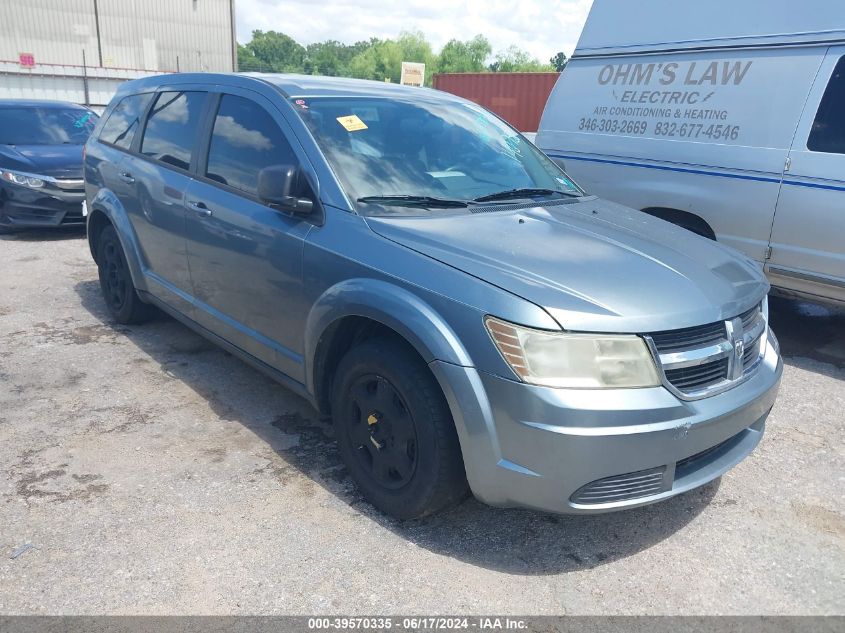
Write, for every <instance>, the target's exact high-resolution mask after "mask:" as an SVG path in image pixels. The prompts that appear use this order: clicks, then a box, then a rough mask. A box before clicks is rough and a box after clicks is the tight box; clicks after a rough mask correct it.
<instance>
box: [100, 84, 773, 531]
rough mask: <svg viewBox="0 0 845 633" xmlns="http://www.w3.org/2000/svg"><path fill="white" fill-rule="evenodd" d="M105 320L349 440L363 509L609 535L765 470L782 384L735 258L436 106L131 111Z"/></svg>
mask: <svg viewBox="0 0 845 633" xmlns="http://www.w3.org/2000/svg"><path fill="white" fill-rule="evenodd" d="M84 171H85V181H86V185H85V186H86V196H87V202H88V206H89V209H90V213H89V216H88V240H89V243H90V247H91V253H92V255H93V257H94V260H95V261H96V263H97V266H98V268H99V275H100V284H101V286H102V291H103V295H104V297H105V301H106V303H107V305H108V308H109V310H110V312H111V314H112V315H113V317H114V319H115V320H116V321H118V322H120V323H139V322H141V321H143V320H144V319H145V318H147V317H148V316H149V315H150V311H151V309H152V306H157V307H158V308H160V309H162V310H164V311H165V312H167V313H169V314H171V315H172V316H174V317H175V318H177V319H179V320H180V321H182V322H184V323H185V324H186V325H188V326H189V327H190V328H192V329H194V330H196V331H197V332H199V333H200V334H202V335H203V336H206V337H208V338H209V339H211V340H212V341H214V342H216V343H218V344H219V345H220V346H222V347H223V348H225V349H227V350H229V351H230V352H232V353H233V354H235V355H237V356H239V357H240V358H242V359H244V360H245V361H247V362H249V363H251V364H252V365H254V366H255V367H257V368H258V369H260V370H261V371H263V372H266V373H267V374H269V375H270V376H272V377H273V378H275V379H276V380H278V381H279V382H280V383H282V384H283V385H285V386H286V387H288V388H290V389H292V390H294V391H295V392H296V393H298V394H300V395H302V396H304V397H305V398H307V399H308V400H310V401H311V402H312V403H313V404H314V406H315V407H316V408H317V409H318V410H319V411H320V412H322V413H324V414H326V415H330V416H331V419H332V421H333V425H334V429H335V434H336V438H337V443H338V446H339V450H340V454H341V456H342V458H343V460H344V462H345V464H346V467H347V469H348V471H349V474H350V475H351V477H352V479H353V480H354V481H355V483H356V484H357V486H358V488H359V490H360V491H361V493H362V494H363V495H364V496H365V497H366V498H367V499H368V500H369V501H370V502H371V503H372V504H373V505H375V506H376V507H378V508H379V509H381V510H382V511H384V512H386V513H389V514H391V515H393V516H395V517H399V518H411V517H418V516H422V515H425V514H428V513H432V512H435V511H438V510H441V509H443V508H445V507H448V506H449V505H451V504H454V503H457V502H458V501H460V500H461V499H462V498H464V497H465V496H466V495H467V493H468V492H470V491H471V492H472V493H473V494H474V495H475V496H476V497H478V498H479V499H481V500H482V501H484V502H486V503H488V504H492V505H496V506H522V507H530V508H536V509H541V510H546V511H552V512H564V513H586V512H602V511H608V510H616V509H622V508H629V507H633V506H638V505H643V504H647V503H651V502H654V501H658V500H661V499H665V498H667V497H671V496H673V495H677V494H679V493H681V492H683V491H685V490H689V489H691V488H694V487H696V486H700V485H702V484H704V483H706V482H708V481H710V480H712V479H714V478H716V477H718V476H719V475H721V474H722V473H724V472H725V471H726V470H728V469H729V468H731V467H732V466H734V465H735V464H737V463H738V462H739V461H740V460H742V459H743V458H744V457H745V456H746V455H748V454H749V453H750V452H751V451H752V450H753V449H754V447H755V446H756V445H757V443H758V442H759V441H760V438H761V436H762V434H763V430H764V426H765V420H766V417H767V415H768V413H769V411H770V409H771V408H772V404H773V402H774V400H775V394H776V391H777V388H778V384H779V381H780V375H781V372H782V362H781V360H780V356H779V351H778V344H777V341H776V339H775V337H774V335H773V334H772V332H771V330H770V329H769V326H768V310H767V303H766V293H767V291H768V285H767V282H766V280H765V277H764V276H763V274H762V272H761V270H760V268H759V267H758V266H757V265H756V264H755V263H754V262H752V261H751V260H749V259H748V258H746V257H744V256H742V255H740V254H739V253H738V252H736V251H734V250H732V249H730V248H728V247H726V246H722V245H720V244H718V243H715V242H712V241H710V240H707V239H704V238H702V237H698V236H696V235H693V234H692V233H689V232H688V231H685V230H683V229H681V228H678V227H676V226H673V225H671V224H669V223H667V222H664V221H663V220H660V219H657V218H653V217H649V216H645V215H644V214H641V213H639V212H636V211H633V210H631V209H628V208H626V207H622V206H620V205H617V204H613V203H610V202H607V201H603V200H599V199H597V198H596V197H595V196H590V195H588V192H585V191H583V190H581V189H580V188H579V187H578V185H577V184H576V183H574V182H573V181H572V180H571V179H570V178H569V177H567V175H566V174H565V173H564V172H563V171H561V169H560V168H559V167H557V166H556V165H555V164H554V163H552V162H551V161H550V160H549V159H547V158H546V157H545V156H544V155H543V154H542V153H541V152H540V151H539V150H537V149H536V148H535V147H534V146H533V145H531V143H529V142H527V141H526V140H525V139H524V138H523V137H522V136H520V135H519V133H517V132H516V131H514V130H513V129H512V128H511V127H509V126H508V125H507V124H505V123H503V122H502V121H501V120H499V119H498V118H496V117H495V116H493V115H492V114H490V113H489V112H487V111H486V110H484V109H483V108H481V107H478V106H477V105H475V104H472V103H470V102H467V101H465V100H463V99H459V98H457V97H455V96H452V95H448V94H444V93H441V92H437V91H433V90H428V89H423V88H411V87H404V86H396V85H390V84H383V83H375V82H368V81H357V80H346V79H332V78H322V77H304V76H291V75H213V74H201V75H199V74H195V75H191V74H185V75H168V76H161V77H150V78H145V79H140V80H137V81H131V82H128V83H126V84H124V85H123V86H122V87H121V88H120V90H119V91H118V93H117V94H116V95H115V97H114V99H113V100H112V103H111V105H109V107H108V109H107V110H106V112H105V113H104V115H103V117H102V119H101V121H100V122H99V123H98V125H97V128H96V129H95V130H94V132H93V134H92V136H91V139H90V140H89V141H88V144H87V146H86V158H85V169H84Z"/></svg>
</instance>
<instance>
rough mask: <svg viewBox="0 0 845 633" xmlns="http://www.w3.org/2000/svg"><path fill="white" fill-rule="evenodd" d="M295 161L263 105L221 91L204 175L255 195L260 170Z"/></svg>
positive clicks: (291, 151) (280, 132) (290, 163)
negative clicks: (222, 93)
mask: <svg viewBox="0 0 845 633" xmlns="http://www.w3.org/2000/svg"><path fill="white" fill-rule="evenodd" d="M296 163H297V159H296V155H295V154H294V153H293V149H291V146H290V145H289V144H288V142H287V140H286V139H285V137H284V134H283V133H282V131H281V129H279V126H278V125H277V124H276V122H275V121H274V120H273V117H271V116H270V114H269V113H268V112H267V111H266V110H264V108H262V107H261V106H259V105H258V104H257V103H255V102H253V101H250V100H249V99H244V98H242V97H235V96H233V95H223V98H222V99H221V100H220V107H219V109H218V110H217V117H216V118H215V119H214V131H213V132H212V134H211V145H210V146H209V149H208V165H207V167H206V172H205V175H206V177H207V178H209V179H211V180H214V181H217V182H219V183H222V184H224V185H228V186H230V187H234V188H235V189H240V190H241V191H244V192H246V193H248V194H251V195H253V196H257V194H258V172H259V171H261V170H262V169H264V168H265V167H269V166H271V165H295V164H296Z"/></svg>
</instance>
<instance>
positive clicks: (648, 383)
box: [484, 317, 660, 389]
mask: <svg viewBox="0 0 845 633" xmlns="http://www.w3.org/2000/svg"><path fill="white" fill-rule="evenodd" d="M484 323H485V325H486V326H487V331H488V332H489V333H490V337H491V338H492V339H493V342H494V343H495V344H496V347H497V348H498V349H499V352H500V353H501V354H502V357H503V358H504V359H505V361H506V362H507V363H508V365H510V366H511V368H512V369H513V370H514V372H515V373H516V375H517V376H519V378H520V379H522V380H523V381H524V382H527V383H531V384H533V385H542V386H545V387H565V388H569V389H618V388H626V387H657V386H658V385H660V377H659V376H658V375H657V368H656V367H655V365H654V359H653V357H652V355H651V353H650V352H649V350H648V347H647V346H646V344H645V341H643V340H642V339H641V338H640V337H638V336H634V335H625V334H619V335H615V334H573V333H570V332H549V331H546V330H533V329H530V328H526V327H522V326H518V325H514V324H513V323H508V322H506V321H500V320H499V319H495V318H493V317H487V318H486V319H485V321H484Z"/></svg>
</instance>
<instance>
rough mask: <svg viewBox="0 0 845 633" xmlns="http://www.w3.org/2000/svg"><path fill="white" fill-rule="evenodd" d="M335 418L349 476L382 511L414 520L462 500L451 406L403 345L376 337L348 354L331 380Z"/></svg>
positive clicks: (464, 493)
mask: <svg viewBox="0 0 845 633" xmlns="http://www.w3.org/2000/svg"><path fill="white" fill-rule="evenodd" d="M332 418H333V421H334V426H335V432H336V436H337V442H338V448H339V449H340V454H341V457H342V458H343V461H344V462H345V463H346V467H347V469H348V470H349V474H350V475H351V476H352V479H353V480H354V481H355V483H356V484H357V486H358V489H359V490H360V491H361V493H362V494H363V495H364V497H365V498H366V499H367V501H369V502H370V503H372V504H373V505H374V506H375V507H376V508H378V509H379V510H381V511H382V512H384V513H386V514H389V515H391V516H393V517H395V518H397V519H413V518H418V517H422V516H425V515H428V514H433V513H435V512H438V511H440V510H443V509H445V508H447V507H449V506H452V505H455V504H457V503H458V502H459V501H461V500H462V499H464V498H465V497H466V496H467V494H468V490H469V488H468V486H467V481H466V473H465V472H464V465H463V459H462V457H461V449H460V445H459V443H458V434H457V432H456V431H455V424H454V421H453V420H452V415H451V413H450V412H449V406H448V404H447V403H446V399H445V397H444V396H443V393H442V391H441V390H440V386H439V385H438V384H437V381H436V380H435V379H434V376H433V375H432V374H431V371H430V370H429V369H428V367H427V366H426V364H425V363H424V362H423V360H422V359H421V358H420V357H419V355H418V354H417V353H416V352H415V351H414V350H413V349H411V348H410V347H409V346H408V345H407V344H405V343H404V342H403V341H401V340H398V339H396V338H392V337H380V338H376V339H371V340H368V341H365V342H363V343H361V344H360V345H357V346H356V347H354V348H352V349H351V350H350V351H349V352H347V354H346V356H344V357H343V359H342V360H341V362H340V364H339V365H338V368H337V373H336V374H335V380H334V385H333V392H332Z"/></svg>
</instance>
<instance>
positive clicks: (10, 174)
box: [0, 169, 44, 189]
mask: <svg viewBox="0 0 845 633" xmlns="http://www.w3.org/2000/svg"><path fill="white" fill-rule="evenodd" d="M0 178H2V179H3V180H6V181H8V182H11V183H14V184H16V185H21V186H22V187H29V188H30V189H40V188H41V187H43V186H44V181H43V180H41V178H38V177H37V176H33V175H32V174H22V173H20V172H17V171H9V170H8V169H0Z"/></svg>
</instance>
